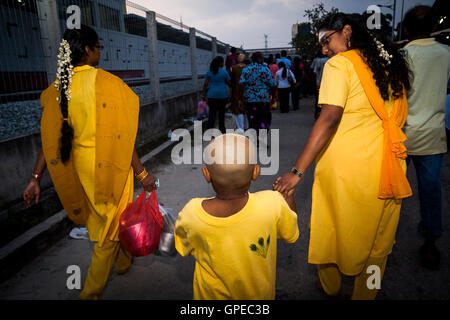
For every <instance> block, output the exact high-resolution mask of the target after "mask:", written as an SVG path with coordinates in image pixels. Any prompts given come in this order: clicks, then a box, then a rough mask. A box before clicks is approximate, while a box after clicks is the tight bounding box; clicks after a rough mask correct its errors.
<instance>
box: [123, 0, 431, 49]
mask: <svg viewBox="0 0 450 320" xmlns="http://www.w3.org/2000/svg"><path fill="white" fill-rule="evenodd" d="M131 1H132V2H134V3H137V4H139V5H142V6H144V7H146V8H148V9H149V10H152V11H155V12H157V13H159V14H162V15H164V16H166V17H169V18H171V19H173V20H176V21H180V20H182V21H183V24H185V25H187V26H189V27H194V28H196V29H198V30H201V31H203V32H205V33H207V34H209V35H212V36H215V37H216V38H217V39H218V40H220V41H222V42H225V43H228V44H230V45H231V46H235V47H240V46H241V45H242V46H243V48H244V49H256V48H258V49H259V48H264V45H265V42H264V40H265V38H264V34H267V35H268V37H267V44H268V47H269V48H275V47H288V46H289V42H290V41H291V32H292V31H291V30H292V25H293V24H294V23H297V22H306V21H307V19H306V18H305V17H304V16H303V15H304V13H305V12H304V10H305V9H311V8H313V5H314V4H316V3H320V2H323V4H324V5H325V9H327V10H329V9H331V7H336V8H338V9H339V10H340V11H342V12H345V13H355V12H356V13H362V12H363V11H366V10H367V7H368V6H369V5H373V4H381V5H390V4H392V3H393V2H394V0H322V1H320V0H226V1H224V0H131ZM396 2H397V5H396V8H397V9H396V23H395V24H397V22H398V21H400V17H401V10H402V2H404V13H406V12H407V11H408V9H410V8H412V7H414V6H416V5H419V4H423V5H429V6H431V5H433V3H434V0H396ZM382 13H384V14H388V13H391V14H392V10H390V9H389V8H382Z"/></svg>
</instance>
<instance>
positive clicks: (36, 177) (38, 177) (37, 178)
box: [31, 172, 42, 180]
mask: <svg viewBox="0 0 450 320" xmlns="http://www.w3.org/2000/svg"><path fill="white" fill-rule="evenodd" d="M31 176H32V177H34V178H35V179H36V180H39V179H40V178H41V177H42V174H39V173H38V172H33V173H32V174H31Z"/></svg>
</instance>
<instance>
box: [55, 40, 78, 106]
mask: <svg viewBox="0 0 450 320" xmlns="http://www.w3.org/2000/svg"><path fill="white" fill-rule="evenodd" d="M71 54H72V51H70V45H69V42H67V40H66V39H62V41H61V43H60V45H59V54H58V69H57V70H56V80H55V87H56V88H57V89H58V90H60V89H61V86H62V88H63V90H64V93H65V94H66V97H67V101H69V100H70V99H71V97H72V92H71V89H70V88H71V85H72V75H74V74H75V73H74V72H73V66H72V63H71V62H72V59H71V58H70V55H71ZM61 91H62V90H61ZM59 99H60V98H56V100H59Z"/></svg>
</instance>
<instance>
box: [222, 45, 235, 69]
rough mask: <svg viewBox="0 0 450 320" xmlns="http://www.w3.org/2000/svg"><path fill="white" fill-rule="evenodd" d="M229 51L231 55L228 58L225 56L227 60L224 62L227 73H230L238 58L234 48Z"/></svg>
mask: <svg viewBox="0 0 450 320" xmlns="http://www.w3.org/2000/svg"><path fill="white" fill-rule="evenodd" d="M230 51H231V54H230V55H229V56H227V59H226V61H225V67H226V69H227V71H228V72H229V73H231V67H233V66H234V65H235V64H236V63H237V57H238V55H237V54H236V48H235V47H232V48H231V50H230Z"/></svg>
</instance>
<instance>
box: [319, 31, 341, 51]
mask: <svg viewBox="0 0 450 320" xmlns="http://www.w3.org/2000/svg"><path fill="white" fill-rule="evenodd" d="M336 32H338V30H336V31H334V32H332V33H330V34H329V35H327V36H326V37H324V38H323V40H322V41H320V44H321V45H322V47H323V46H328V45H329V44H330V40H331V39H330V38H331V36H332V35H333V34H335V33H336Z"/></svg>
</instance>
